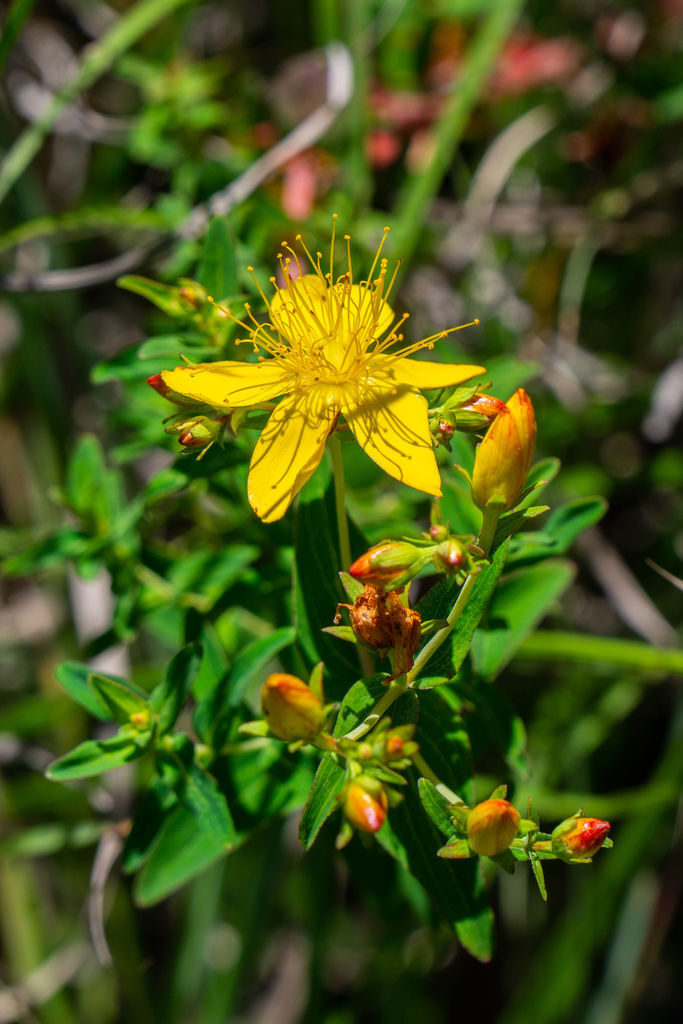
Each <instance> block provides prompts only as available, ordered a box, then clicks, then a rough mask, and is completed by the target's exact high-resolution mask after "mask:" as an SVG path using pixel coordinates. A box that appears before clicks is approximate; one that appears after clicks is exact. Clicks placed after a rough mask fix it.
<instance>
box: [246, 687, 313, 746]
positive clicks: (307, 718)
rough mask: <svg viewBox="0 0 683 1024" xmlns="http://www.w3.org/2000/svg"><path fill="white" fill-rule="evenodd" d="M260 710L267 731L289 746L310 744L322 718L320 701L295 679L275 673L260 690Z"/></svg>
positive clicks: (308, 688) (311, 691)
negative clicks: (266, 725)
mask: <svg viewBox="0 0 683 1024" xmlns="http://www.w3.org/2000/svg"><path fill="white" fill-rule="evenodd" d="M261 710H262V712H263V716H264V718H265V720H266V722H267V723H268V728H269V729H270V731H271V732H272V733H274V734H275V736H278V737H279V739H281V740H287V741H288V742H289V743H292V742H294V741H295V740H313V739H315V738H316V736H317V735H318V733H319V732H320V730H321V728H322V725H323V721H324V718H325V709H324V707H323V704H322V701H321V700H320V699H319V698H318V697H317V696H316V695H315V693H313V690H312V689H311V688H310V686H307V685H306V683H304V682H303V680H302V679H299V678H298V677H297V676H290V675H287V674H286V673H285V672H276V673H274V674H273V675H272V676H268V678H267V679H266V681H265V683H264V684H263V687H262V688H261Z"/></svg>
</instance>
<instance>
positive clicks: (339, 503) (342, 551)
mask: <svg viewBox="0 0 683 1024" xmlns="http://www.w3.org/2000/svg"><path fill="white" fill-rule="evenodd" d="M327 444H328V447H329V452H330V458H331V459H332V475H333V477H334V507H335V511H336V513H337V535H338V537H339V560H340V563H341V568H342V569H343V570H344V571H345V572H346V571H347V570H348V568H349V566H350V565H351V538H350V536H349V519H348V516H347V514H346V483H345V480H344V460H343V459H342V453H341V444H340V442H339V438H338V437H337V436H336V434H335V433H334V432H333V433H332V434H330V436H329V438H328V441H327ZM356 650H357V652H358V660H359V661H360V667H361V670H362V672H363V675H364V676H370V675H372V673H373V664H372V658H371V657H370V652H369V651H367V650H366V649H365V648H364V647H360V646H358V647H356Z"/></svg>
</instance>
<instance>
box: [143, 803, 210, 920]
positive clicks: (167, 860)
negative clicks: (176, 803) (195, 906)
mask: <svg viewBox="0 0 683 1024" xmlns="http://www.w3.org/2000/svg"><path fill="white" fill-rule="evenodd" d="M227 852H228V850H227V847H226V846H225V844H224V843H222V842H221V841H220V840H219V839H218V838H217V836H215V835H214V834H213V833H212V832H206V831H202V830H201V829H198V828H197V819H196V817H195V815H194V814H193V813H192V812H191V811H190V810H188V809H187V808H186V807H176V808H175V809H174V810H172V811H171V813H170V814H169V815H167V817H166V818H165V820H164V823H163V825H162V827H161V829H160V831H159V832H158V833H157V836H156V839H155V841H154V843H153V844H152V847H151V850H150V852H149V856H148V858H147V860H146V863H145V865H144V867H143V869H142V871H141V873H140V874H139V875H138V878H137V880H136V883H135V888H134V894H135V901H136V903H138V904H139V905H140V906H143V907H149V906H152V904H154V903H158V902H159V900H162V899H164V897H165V896H168V895H169V894H170V893H172V892H175V890H176V889H179V888H181V886H183V885H185V883H186V882H189V881H190V879H191V878H194V877H195V876H196V875H198V874H200V872H202V871H204V870H205V869H206V868H207V867H208V866H209V865H210V864H213V863H215V861H217V860H220V859H221V857H225V855H226V854H227Z"/></svg>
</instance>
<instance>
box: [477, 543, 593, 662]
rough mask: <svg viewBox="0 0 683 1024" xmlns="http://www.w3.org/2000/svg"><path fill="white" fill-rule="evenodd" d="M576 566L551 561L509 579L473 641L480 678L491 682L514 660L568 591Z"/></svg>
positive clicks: (517, 572) (559, 561) (492, 602)
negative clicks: (521, 647)
mask: <svg viewBox="0 0 683 1024" xmlns="http://www.w3.org/2000/svg"><path fill="white" fill-rule="evenodd" d="M574 571H575V570H574V566H572V565H571V563H569V562H564V561H561V560H550V561H547V562H544V563H543V564H542V565H538V566H533V567H532V568H530V569H522V570H518V571H516V572H514V573H511V574H510V575H509V576H506V577H505V579H504V580H503V581H502V583H501V585H500V587H499V588H498V589H497V591H496V593H495V595H494V597H493V600H492V601H491V605H490V607H489V609H488V613H487V616H486V620H485V623H484V625H483V626H481V627H480V628H479V629H478V630H477V632H476V634H475V636H474V639H473V641H472V657H473V663H474V668H475V671H476V673H477V674H478V675H481V676H483V677H484V678H486V679H490V678H492V677H493V676H495V675H497V673H498V672H500V670H501V669H502V668H503V667H504V666H505V665H507V663H508V662H509V661H510V660H511V659H512V658H513V657H514V655H515V652H516V651H517V648H518V647H519V645H520V644H521V643H522V641H523V640H525V639H526V637H527V636H528V635H529V634H530V633H531V632H532V631H533V629H534V627H535V626H536V625H537V624H538V623H539V622H540V620H541V619H542V618H543V616H544V615H545V614H546V613H547V612H548V611H549V609H550V607H551V606H552V605H553V604H554V603H555V601H556V600H557V599H558V598H559V597H560V595H561V594H563V593H564V591H565V590H566V589H567V587H568V586H569V584H570V583H571V581H572V579H573V577H574Z"/></svg>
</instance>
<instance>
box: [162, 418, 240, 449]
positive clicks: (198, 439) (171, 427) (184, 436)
mask: <svg viewBox="0 0 683 1024" xmlns="http://www.w3.org/2000/svg"><path fill="white" fill-rule="evenodd" d="M226 419H227V417H225V416H222V417H220V418H219V419H212V418H211V417H210V416H192V417H189V418H188V419H185V420H178V421H176V422H175V423H169V424H168V426H166V427H164V430H165V431H166V433H167V434H176V435H177V437H178V441H179V443H180V444H182V445H183V446H184V447H185V448H206V447H207V445H210V444H211V443H212V441H215V440H216V438H217V437H218V436H219V435H220V433H221V431H222V430H223V424H224V423H225V421H226Z"/></svg>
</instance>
